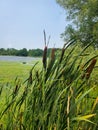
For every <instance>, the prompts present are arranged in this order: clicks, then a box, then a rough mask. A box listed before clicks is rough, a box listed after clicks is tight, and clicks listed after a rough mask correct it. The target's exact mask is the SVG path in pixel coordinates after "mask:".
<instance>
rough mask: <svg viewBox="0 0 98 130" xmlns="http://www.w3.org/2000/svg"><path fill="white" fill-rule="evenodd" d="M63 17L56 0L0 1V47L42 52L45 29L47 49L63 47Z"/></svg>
mask: <svg viewBox="0 0 98 130" xmlns="http://www.w3.org/2000/svg"><path fill="white" fill-rule="evenodd" d="M65 15H66V14H65V11H64V10H63V9H62V8H61V7H60V6H59V5H58V4H57V3H56V0H0V48H16V49H21V48H27V49H34V48H42V49H43V48H44V40H43V30H44V29H45V30H46V35H47V38H48V36H49V35H51V39H50V43H49V47H53V46H54V44H55V46H56V47H62V46H63V44H64V42H63V39H61V38H60V34H61V33H62V32H64V29H65V26H66V24H67V22H66V21H65V17H66V16H65Z"/></svg>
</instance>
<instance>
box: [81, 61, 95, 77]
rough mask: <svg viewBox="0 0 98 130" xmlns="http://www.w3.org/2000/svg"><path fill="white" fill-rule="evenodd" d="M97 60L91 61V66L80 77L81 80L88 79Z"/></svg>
mask: <svg viewBox="0 0 98 130" xmlns="http://www.w3.org/2000/svg"><path fill="white" fill-rule="evenodd" d="M96 62H97V60H96V59H93V60H92V61H91V64H90V65H89V66H88V67H87V69H86V72H85V74H84V75H83V76H82V79H83V78H84V77H85V78H86V79H89V77H90V74H91V73H92V71H93V69H94V66H95V64H96Z"/></svg>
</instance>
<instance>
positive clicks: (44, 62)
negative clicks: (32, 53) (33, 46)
mask: <svg viewBox="0 0 98 130" xmlns="http://www.w3.org/2000/svg"><path fill="white" fill-rule="evenodd" d="M43 66H44V68H45V69H46V66H47V46H46V45H45V48H44V53H43Z"/></svg>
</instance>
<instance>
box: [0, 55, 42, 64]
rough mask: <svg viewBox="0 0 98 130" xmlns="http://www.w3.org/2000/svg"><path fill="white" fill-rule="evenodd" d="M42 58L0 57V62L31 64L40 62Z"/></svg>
mask: <svg viewBox="0 0 98 130" xmlns="http://www.w3.org/2000/svg"><path fill="white" fill-rule="evenodd" d="M39 59H40V58H35V57H20V56H0V61H11V62H23V63H26V62H31V61H35V60H39Z"/></svg>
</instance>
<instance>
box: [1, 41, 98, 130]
mask: <svg viewBox="0 0 98 130" xmlns="http://www.w3.org/2000/svg"><path fill="white" fill-rule="evenodd" d="M73 42H74V41H73V40H71V41H70V42H69V44H71V43H73ZM78 49H79V48H78V47H77V46H76V45H73V46H71V48H70V47H69V48H66V49H65V46H64V47H63V49H62V51H61V52H60V53H59V54H58V55H57V56H56V55H55V49H54V48H53V49H52V52H51V56H50V59H48V60H47V46H45V49H44V54H43V60H42V61H43V66H41V67H40V69H39V68H38V69H37V67H36V66H37V65H38V62H37V63H35V65H34V66H33V67H32V68H31V70H30V73H29V75H28V76H27V77H28V78H27V79H26V80H23V82H22V81H20V80H19V78H16V80H15V82H14V85H10V84H6V85H3V86H0V87H1V88H0V99H1V100H0V106H2V107H0V129H1V130H92V129H93V130H97V128H98V122H97V121H98V96H97V95H98V94H97V93H98V79H97V77H98V73H97V72H98V68H97V65H98V63H97V59H98V57H97V56H96V54H97V53H95V52H92V53H90V56H89V54H88V49H89V46H87V47H85V48H84V49H83V50H81V51H80V50H78ZM24 69H25V68H24ZM28 69H29V68H28ZM92 71H93V72H92Z"/></svg>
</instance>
